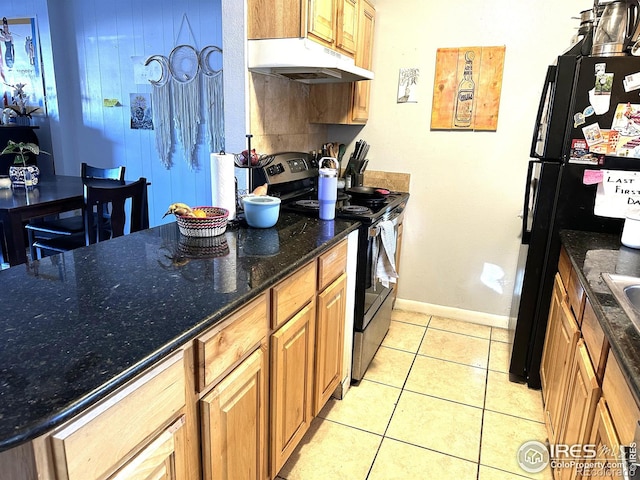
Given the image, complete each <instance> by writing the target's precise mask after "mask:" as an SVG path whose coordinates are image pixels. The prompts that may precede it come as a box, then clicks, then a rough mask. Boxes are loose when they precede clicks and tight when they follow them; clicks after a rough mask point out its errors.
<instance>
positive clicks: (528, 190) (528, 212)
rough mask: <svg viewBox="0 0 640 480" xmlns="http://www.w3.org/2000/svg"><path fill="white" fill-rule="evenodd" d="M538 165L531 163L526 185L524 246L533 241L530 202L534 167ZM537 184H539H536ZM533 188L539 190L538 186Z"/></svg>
mask: <svg viewBox="0 0 640 480" xmlns="http://www.w3.org/2000/svg"><path fill="white" fill-rule="evenodd" d="M536 163H538V162H537V161H535V160H530V161H529V167H528V168H527V183H526V185H525V191H524V207H523V208H522V240H521V243H522V244H523V245H529V241H530V240H531V230H529V229H528V228H527V227H528V223H529V215H531V210H530V209H529V202H530V200H531V189H532V188H531V187H532V184H531V182H532V179H533V167H534V165H535V164H536ZM536 183H537V182H536ZM533 188H537V185H533Z"/></svg>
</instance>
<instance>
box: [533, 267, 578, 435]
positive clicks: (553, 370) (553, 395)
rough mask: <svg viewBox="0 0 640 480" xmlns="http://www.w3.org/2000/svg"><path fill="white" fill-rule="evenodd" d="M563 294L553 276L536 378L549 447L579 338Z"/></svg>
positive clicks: (558, 280)
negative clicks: (539, 378)
mask: <svg viewBox="0 0 640 480" xmlns="http://www.w3.org/2000/svg"><path fill="white" fill-rule="evenodd" d="M564 291H565V290H564V287H563V285H562V280H561V279H560V276H559V275H556V279H555V284H554V293H553V298H552V303H551V309H550V313H549V321H548V323H547V336H546V338H545V345H544V349H543V353H542V364H541V374H540V377H541V380H542V382H543V385H542V388H543V397H542V398H543V401H544V410H545V411H544V413H545V424H546V425H547V431H548V433H549V441H550V442H551V443H557V440H558V438H559V437H558V434H559V427H560V423H561V422H562V418H563V413H564V405H565V400H566V396H567V382H568V372H569V366H570V365H571V361H572V360H573V357H574V353H575V349H576V345H577V342H578V338H579V336H580V331H579V329H578V325H577V323H576V320H575V318H574V316H573V314H572V313H571V309H570V308H569V305H568V304H567V302H566V296H565V295H564Z"/></svg>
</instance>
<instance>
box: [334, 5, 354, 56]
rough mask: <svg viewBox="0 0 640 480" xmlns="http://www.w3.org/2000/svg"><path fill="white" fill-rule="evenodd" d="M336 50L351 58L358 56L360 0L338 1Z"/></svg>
mask: <svg viewBox="0 0 640 480" xmlns="http://www.w3.org/2000/svg"><path fill="white" fill-rule="evenodd" d="M337 1H338V15H337V18H336V23H337V24H336V48H337V49H338V50H339V51H341V52H342V53H345V54H347V55H348V56H350V57H353V56H355V54H356V43H357V38H358V0H337Z"/></svg>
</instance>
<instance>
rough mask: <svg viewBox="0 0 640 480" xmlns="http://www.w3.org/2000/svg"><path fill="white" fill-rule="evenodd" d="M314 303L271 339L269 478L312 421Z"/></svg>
mask: <svg viewBox="0 0 640 480" xmlns="http://www.w3.org/2000/svg"><path fill="white" fill-rule="evenodd" d="M315 319H316V304H315V301H311V302H309V303H308V304H307V305H305V306H304V307H303V308H302V309H301V310H300V311H299V312H298V313H297V314H296V315H294V316H293V318H291V320H289V321H288V322H287V323H285V324H284V325H283V326H282V327H281V328H280V329H279V330H277V331H276V332H275V333H273V334H272V335H271V372H270V373H271V398H270V405H271V427H270V430H271V432H270V439H271V441H270V450H271V477H272V478H275V477H276V474H277V473H278V471H280V469H281V468H282V466H283V465H284V463H285V462H286V461H287V459H288V458H289V456H290V455H291V453H292V452H293V450H294V449H295V447H296V446H297V445H298V443H299V442H300V440H301V439H302V437H303V436H304V434H305V433H306V432H307V430H308V429H309V426H310V425H311V420H312V418H313V415H312V414H313V412H312V408H313V368H314V355H313V353H314V343H315Z"/></svg>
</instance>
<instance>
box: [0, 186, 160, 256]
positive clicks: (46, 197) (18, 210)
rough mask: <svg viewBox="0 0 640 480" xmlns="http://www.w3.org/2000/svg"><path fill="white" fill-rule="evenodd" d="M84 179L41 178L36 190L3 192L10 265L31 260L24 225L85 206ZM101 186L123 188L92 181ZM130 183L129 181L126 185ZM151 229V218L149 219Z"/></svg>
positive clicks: (0, 212) (1, 212)
mask: <svg viewBox="0 0 640 480" xmlns="http://www.w3.org/2000/svg"><path fill="white" fill-rule="evenodd" d="M86 182H87V180H85V181H83V179H82V177H71V176H64V175H54V176H51V177H47V178H40V181H39V182H38V184H37V185H36V186H34V187H28V188H25V187H12V188H6V189H0V223H2V231H3V234H4V235H3V236H4V238H2V240H3V241H4V245H5V253H6V258H5V262H7V263H9V265H10V266H15V265H20V264H22V263H25V262H26V261H27V247H28V245H27V242H26V235H25V229H24V226H25V224H26V223H27V222H29V221H30V220H32V219H34V218H38V217H44V216H48V215H56V214H59V213H63V212H68V211H71V210H76V209H81V208H83V206H84V183H86ZM90 182H91V183H94V182H95V183H97V182H100V185H109V184H112V185H114V186H115V185H121V182H119V181H114V180H90ZM125 183H126V182H125ZM145 224H146V225H145V226H146V227H148V226H149V225H148V217H147V218H146V219H145Z"/></svg>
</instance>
